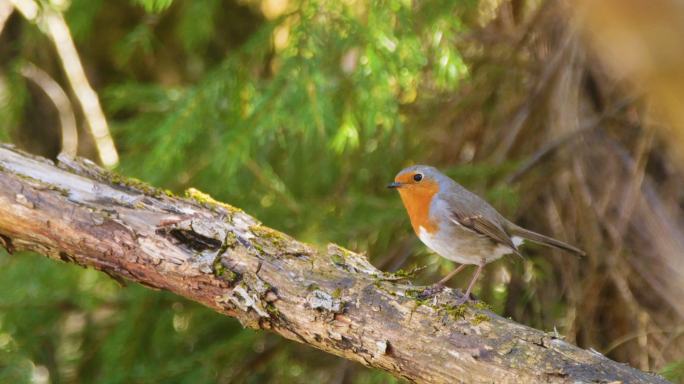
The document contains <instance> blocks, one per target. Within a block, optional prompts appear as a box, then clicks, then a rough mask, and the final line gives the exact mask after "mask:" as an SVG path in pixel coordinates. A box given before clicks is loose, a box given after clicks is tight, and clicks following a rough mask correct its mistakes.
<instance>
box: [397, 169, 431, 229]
mask: <svg viewBox="0 0 684 384" xmlns="http://www.w3.org/2000/svg"><path fill="white" fill-rule="evenodd" d="M437 192H439V185H438V184H437V183H436V182H431V181H430V182H427V181H426V182H423V183H421V184H420V185H415V184H414V185H410V186H406V187H404V188H399V196H401V201H402V202H403V203H404V207H405V208H406V212H407V213H408V215H409V218H410V219H411V226H412V227H413V230H414V231H415V232H416V234H417V235H419V236H420V228H421V227H423V228H424V229H425V231H427V232H428V233H435V232H437V230H438V229H439V228H438V227H437V223H436V222H435V221H434V220H432V219H431V218H430V203H432V199H433V198H434V197H435V195H436V194H437Z"/></svg>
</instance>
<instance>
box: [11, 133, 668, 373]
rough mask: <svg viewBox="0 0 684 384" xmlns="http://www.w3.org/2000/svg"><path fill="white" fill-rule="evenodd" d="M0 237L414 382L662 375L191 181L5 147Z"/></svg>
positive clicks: (19, 247) (16, 245)
mask: <svg viewBox="0 0 684 384" xmlns="http://www.w3.org/2000/svg"><path fill="white" fill-rule="evenodd" d="M0 244H2V245H3V246H4V247H5V248H6V249H7V250H8V251H9V252H14V251H18V250H31V251H36V252H39V253H42V254H44V255H46V256H49V257H51V258H54V259H60V260H63V261H65V262H69V263H76V264H79V265H82V266H86V267H92V268H96V269H98V270H101V271H103V272H105V273H107V274H109V275H110V276H112V277H115V278H123V279H126V280H130V281H134V282H138V283H140V284H144V285H146V286H150V287H154V288H157V289H166V290H169V291H172V292H175V293H176V294H178V295H181V296H184V297H186V298H188V299H191V300H194V301H197V302H200V303H202V304H204V305H206V306H208V307H210V308H212V309H213V310H215V311H216V312H219V313H222V314H225V315H228V316H232V317H235V318H237V319H238V320H239V321H240V322H241V323H242V324H243V325H244V326H246V327H250V328H255V329H266V330H270V331H272V332H275V333H278V334H280V335H282V336H283V337H286V338H288V339H291V340H295V341H298V342H301V343H304V344H308V345H311V346H313V347H315V348H319V349H321V350H323V351H326V352H329V353H332V354H335V355H338V356H342V357H344V358H347V359H350V360H353V361H357V362H360V363H362V364H364V365H366V366H370V367H375V368H379V369H383V370H386V371H388V372H390V373H391V374H393V375H395V376H397V377H402V378H405V379H407V380H409V381H415V382H421V383H454V382H487V383H491V382H497V383H499V382H542V381H543V382H554V383H556V382H557V383H566V382H567V383H570V382H623V383H627V382H629V383H664V382H665V380H663V379H662V378H660V377H658V376H655V375H652V374H648V373H644V372H641V371H638V370H636V369H633V368H631V367H629V366H626V365H624V364H620V363H616V362H614V361H612V360H610V359H608V358H606V357H604V356H603V355H601V354H600V353H598V352H595V351H593V350H583V349H580V348H578V347H575V346H573V345H571V344H569V343H567V342H565V341H563V339H562V337H560V336H558V335H557V334H552V333H546V332H542V331H539V330H535V329H532V328H529V327H526V326H524V325H520V324H517V323H515V322H513V321H511V320H507V319H504V318H502V317H499V316H497V315H495V314H494V313H492V312H490V311H488V310H487V309H486V306H485V305H482V304H479V303H475V304H472V303H471V304H467V305H461V306H456V305H455V304H454V303H455V301H456V299H458V295H457V293H456V292H454V291H452V290H450V289H446V290H445V291H443V292H442V293H440V294H438V295H437V296H435V297H434V298H432V299H429V300H420V299H419V298H418V297H417V293H419V292H421V291H422V287H417V286H413V285H411V284H410V283H409V282H407V281H406V280H402V277H401V276H396V275H392V274H388V273H383V272H381V271H379V270H377V269H376V268H375V267H373V266H372V265H371V264H370V263H369V262H368V261H367V259H366V258H365V256H363V255H361V254H357V253H353V252H350V251H348V250H346V249H343V248H341V247H339V246H336V245H329V246H328V247H327V249H324V250H320V249H316V248H314V247H313V246H311V245H307V244H304V243H301V242H298V241H296V240H294V239H292V238H291V237H289V236H287V235H285V234H283V233H280V232H278V231H275V230H273V229H270V228H267V227H265V226H263V225H261V224H260V223H259V222H258V221H257V220H255V219H254V218H252V217H251V216H249V215H247V214H246V213H244V212H243V211H241V210H240V209H237V208H234V207H232V206H230V205H228V204H224V203H220V202H217V201H214V200H213V199H211V198H210V197H209V196H207V195H205V194H202V193H201V192H198V191H196V190H189V191H188V192H187V196H186V197H185V198H180V197H176V196H173V195H171V194H169V193H166V192H164V191H160V190H158V189H155V188H152V187H150V186H148V185H146V184H143V183H141V182H138V181H133V180H129V179H124V178H122V177H120V176H118V175H115V174H113V173H110V172H108V171H104V170H102V169H100V168H99V167H97V166H96V165H94V164H92V163H91V162H88V161H87V160H80V159H77V160H73V159H67V158H61V159H60V161H59V162H58V163H57V164H54V163H52V162H51V161H49V160H45V159H42V158H37V157H33V156H30V155H27V154H24V153H22V152H20V151H17V150H15V149H13V148H12V147H9V146H0Z"/></svg>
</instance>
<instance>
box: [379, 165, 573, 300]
mask: <svg viewBox="0 0 684 384" xmlns="http://www.w3.org/2000/svg"><path fill="white" fill-rule="evenodd" d="M387 187H388V188H395V189H396V190H397V191H399V196H401V201H402V202H403V203H404V207H405V208H406V211H407V212H408V215H409V218H410V219H411V226H412V227H413V230H414V231H415V232H416V235H418V237H419V238H420V240H421V241H422V242H423V243H424V244H425V245H426V246H427V247H428V248H430V249H431V250H433V251H434V252H436V253H437V254H439V255H440V256H442V257H444V258H446V259H448V260H451V261H455V262H457V263H460V264H461V265H460V266H459V267H458V268H456V269H454V270H453V271H452V272H450V273H449V274H447V275H446V276H445V277H444V278H443V279H442V280H440V281H439V282H437V284H435V285H434V286H433V287H432V288H431V289H430V290H429V291H431V292H432V291H435V290H436V291H439V290H441V289H442V288H443V287H444V284H445V283H446V282H447V281H449V280H450V279H451V278H452V277H454V275H456V274H457V273H458V272H460V271H461V270H462V269H463V268H465V266H466V265H477V271H475V274H474V275H473V278H472V280H471V281H470V284H468V289H467V290H466V293H465V295H464V297H463V299H462V300H463V301H465V300H467V299H468V298H469V297H470V292H471V291H472V289H473V286H474V285H475V282H476V281H477V279H478V277H480V273H481V272H482V268H484V266H485V265H486V264H487V263H491V262H492V261H494V260H497V259H499V258H501V257H502V256H504V255H508V254H516V255H520V251H519V250H518V246H520V245H521V244H522V243H523V242H524V241H525V240H529V241H532V242H535V243H538V244H542V245H545V246H549V247H553V248H557V249H560V250H563V251H566V252H571V253H575V254H578V255H584V254H585V253H584V251H582V250H580V249H578V248H575V247H573V246H572V245H569V244H566V243H564V242H562V241H558V240H556V239H552V238H550V237H548V236H544V235H540V234H539V233H536V232H532V231H530V230H527V229H524V228H522V227H519V226H517V225H515V224H513V223H512V222H510V221H508V220H506V218H504V217H503V216H501V214H499V212H497V211H496V210H495V209H494V208H493V207H492V206H491V205H489V204H488V203H487V202H486V201H484V200H483V199H481V198H480V197H479V196H477V195H476V194H474V193H472V192H470V191H468V190H467V189H465V188H463V187H462V186H461V185H460V184H458V183H457V182H455V181H454V180H452V179H451V178H449V177H448V176H446V175H444V174H443V173H441V172H439V171H438V170H437V169H436V168H434V167H430V166H426V165H414V166H411V167H408V168H405V169H403V170H401V172H399V173H398V174H397V176H396V177H395V178H394V182H393V183H391V184H389V185H388V186H387Z"/></svg>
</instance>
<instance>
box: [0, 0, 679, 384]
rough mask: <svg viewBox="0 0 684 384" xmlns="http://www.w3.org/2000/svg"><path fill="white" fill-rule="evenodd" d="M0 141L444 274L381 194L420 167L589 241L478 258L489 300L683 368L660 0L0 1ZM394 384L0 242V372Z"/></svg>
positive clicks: (667, 7)
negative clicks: (206, 196)
mask: <svg viewBox="0 0 684 384" xmlns="http://www.w3.org/2000/svg"><path fill="white" fill-rule="evenodd" d="M74 48H75V49H74ZM110 139H111V140H110ZM0 140H2V141H5V142H11V143H15V144H16V145H17V146H19V147H21V148H24V149H26V150H28V151H30V152H33V153H36V154H40V155H43V156H47V157H50V158H55V157H56V156H57V154H58V153H59V152H60V151H65V152H67V153H78V154H79V155H81V156H86V157H89V158H91V159H93V160H95V161H98V162H100V163H104V164H106V165H108V166H110V167H114V168H115V169H116V171H118V172H121V173H123V174H125V175H127V176H132V177H137V178H140V179H142V180H145V181H147V182H150V183H152V184H154V185H156V186H160V187H163V188H168V189H170V190H172V191H174V192H175V193H179V194H182V193H183V191H184V189H186V188H188V187H195V188H198V189H201V190H203V191H206V192H208V193H210V194H212V195H213V196H214V197H216V198H217V199H221V200H225V201H227V202H230V203H231V204H234V205H236V206H239V207H241V208H243V209H244V210H246V211H247V212H248V213H250V214H252V215H254V216H256V217H257V218H258V219H260V220H261V221H263V222H264V223H265V224H266V225H268V226H271V227H274V228H277V229H279V230H282V231H284V232H287V233H288V234H291V235H293V236H294V237H296V238H298V239H301V240H304V241H307V242H310V243H312V244H315V245H318V246H321V247H322V246H324V245H325V244H326V243H327V242H336V243H339V244H341V245H343V246H345V247H348V248H351V249H353V250H356V251H360V252H365V253H367V254H368V256H369V258H370V260H371V261H372V263H373V264H375V265H376V266H378V267H379V268H381V269H383V270H391V271H394V270H397V269H399V268H403V269H411V268H414V267H419V266H426V269H424V270H423V271H422V272H420V273H419V274H418V276H417V277H416V279H415V280H416V283H432V282H434V281H435V280H437V279H438V278H439V276H441V275H443V274H445V273H447V272H448V271H450V270H451V269H452V268H454V266H453V265H452V264H451V263H449V262H446V261H443V260H441V259H440V258H439V257H437V256H435V255H432V254H430V253H429V252H428V251H427V250H426V248H425V247H424V246H423V245H421V244H420V243H419V241H418V240H417V239H416V237H415V236H414V235H413V234H412V233H411V229H410V225H409V223H408V219H407V217H406V215H405V213H404V211H403V208H402V207H401V203H400V201H399V198H398V196H396V195H395V194H394V193H393V192H392V191H388V190H386V189H385V185H386V184H387V182H389V181H391V179H392V178H393V176H394V174H395V173H396V172H397V171H398V170H399V169H401V168H403V167H404V166H407V165H409V164H412V163H416V162H419V163H428V164H432V165H435V166H438V167H440V168H441V169H443V170H445V171H446V172H447V173H449V174H450V175H451V176H453V177H454V178H456V179H457V180H458V181H459V182H461V183H462V184H464V185H465V186H467V187H468V188H470V189H472V190H474V191H476V192H477V193H479V194H481V195H482V196H484V197H486V198H487V199H488V200H489V201H490V202H491V203H492V204H493V205H494V206H495V207H496V208H497V209H499V210H500V211H501V212H502V213H504V214H505V215H506V216H508V217H509V218H511V219H513V220H514V221H516V222H517V223H519V224H521V225H523V226H526V227H528V228H530V229H533V230H535V231H539V232H542V233H546V234H549V235H552V236H554V237H557V238H559V239H563V240H566V241H568V242H570V243H573V244H577V245H578V246H580V247H582V248H584V249H585V250H587V251H588V253H589V255H588V256H587V257H585V258H582V259H579V258H575V257H572V256H568V255H565V254H561V253H557V252H556V251H553V250H549V249H542V248H538V247H534V246H530V247H526V249H525V252H524V253H525V254H526V255H527V257H526V258H525V259H519V258H513V257H511V258H506V259H503V260H500V261H498V262H496V263H493V264H490V265H489V266H488V267H487V268H486V270H485V272H484V278H482V279H481V282H480V283H479V284H478V286H477V289H476V294H477V295H478V296H479V297H481V298H482V299H484V300H485V301H487V302H488V303H490V304H491V305H492V307H493V308H494V310H495V311H496V312H497V313H499V314H501V315H503V316H507V317H511V318H513V319H514V320H516V321H519V322H522V323H524V324H528V325H530V326H532V327H536V328H541V329H544V330H549V331H553V330H557V331H558V332H559V333H560V334H562V335H564V336H565V337H566V339H567V340H569V341H570V342H573V343H576V344H578V345H579V346H581V347H584V348H593V349H595V350H597V351H599V352H601V353H604V354H606V355H607V356H609V357H610V358H612V359H615V360H618V361H621V362H626V363H629V364H631V365H633V366H635V367H638V368H641V369H644V370H650V371H656V372H660V373H661V374H663V375H665V376H666V377H667V378H669V379H670V380H673V381H675V382H677V381H679V382H684V221H683V219H684V216H683V215H682V213H683V208H684V205H683V203H684V178H683V177H682V176H683V173H684V161H683V160H684V156H683V155H682V154H683V153H684V152H683V150H684V6H682V5H681V3H679V2H678V1H676V0H653V1H646V0H643V1H640V0H602V1H590V0H584V1H562V0H480V1H477V0H423V1H412V0H382V1H381V0H119V1H112V0H110V1H106V0H72V1H68V0H59V1H58V0H50V1H48V0H11V1H9V0H0ZM117 159H118V160H117ZM117 161H118V163H117ZM469 275H470V273H464V274H462V276H458V278H456V279H454V280H453V281H452V283H451V285H452V286H455V287H463V286H464V285H465V284H466V283H467V280H468V279H469V277H470V276H469ZM395 381H396V380H395V379H393V378H392V377H390V376H389V375H387V374H385V373H382V372H377V371H373V370H370V369H367V368H364V367H362V366H360V365H357V364H354V363H350V362H347V361H345V360H342V359H338V358H336V357H333V356H329V355H326V354H324V353H321V352H319V351H316V350H314V349H311V348H308V347H306V346H302V345H298V344H296V343H293V342H290V341H286V340H283V339H281V338H279V337H277V336H275V335H271V334H268V333H266V332H255V331H252V330H245V329H242V328H241V326H240V325H239V323H238V322H237V321H234V320H233V319H230V318H226V317H223V316H220V315H218V314H216V313H213V312H212V311H210V310H208V309H206V308H203V307H201V306H199V305H197V304H195V303H192V302H189V301H187V300H184V299H182V298H180V297H177V296H175V295H173V294H169V293H166V292H156V291H151V290H148V289H146V288H143V287H140V286H136V285H129V286H127V287H121V286H119V285H118V284H117V283H116V282H115V281H113V280H111V279H110V278H108V277H107V276H106V275H103V274H100V273H98V272H95V271H91V270H84V269H81V268H79V267H76V266H73V265H68V264H65V263H60V262H56V261H51V260H48V259H46V258H44V257H42V256H40V255H34V254H15V255H12V256H10V255H7V254H6V253H4V251H0V382H2V383H9V382H11V383H28V382H34V383H157V382H166V383H213V382H219V383H229V382H236V383H237V382H246V383H262V382H272V383H290V382H291V383H311V382H328V383H386V382H395Z"/></svg>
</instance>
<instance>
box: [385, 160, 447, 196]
mask: <svg viewBox="0 0 684 384" xmlns="http://www.w3.org/2000/svg"><path fill="white" fill-rule="evenodd" d="M444 177H445V176H444V175H443V174H442V173H441V172H439V171H438V170H437V169H435V168H434V167H430V166H427V165H412V166H410V167H406V168H404V169H402V170H401V171H399V173H397V175H396V176H395V177H394V181H393V182H392V183H390V184H389V185H388V186H387V188H394V189H397V190H398V191H399V193H401V194H404V193H406V194H413V193H419V194H420V193H428V192H431V193H433V194H434V193H436V192H438V191H439V186H440V182H441V181H442V179H443V178H444Z"/></svg>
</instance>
